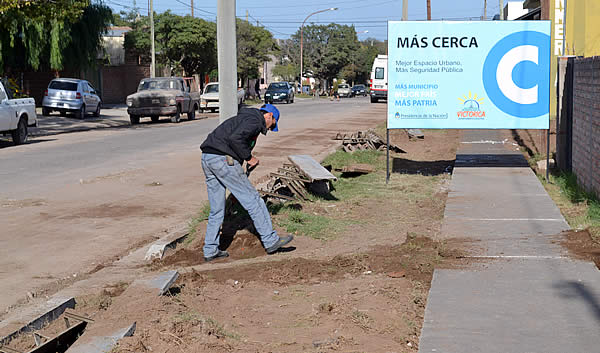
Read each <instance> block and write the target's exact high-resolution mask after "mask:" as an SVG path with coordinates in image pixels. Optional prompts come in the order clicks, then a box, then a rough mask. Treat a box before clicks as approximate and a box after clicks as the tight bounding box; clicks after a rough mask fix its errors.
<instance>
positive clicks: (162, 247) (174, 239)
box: [144, 229, 190, 261]
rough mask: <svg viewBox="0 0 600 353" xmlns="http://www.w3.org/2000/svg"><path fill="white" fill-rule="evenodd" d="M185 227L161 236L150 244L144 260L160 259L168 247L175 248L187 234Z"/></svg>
mask: <svg viewBox="0 0 600 353" xmlns="http://www.w3.org/2000/svg"><path fill="white" fill-rule="evenodd" d="M189 235H190V234H189V232H188V231H187V229H185V230H178V231H175V232H173V233H171V234H169V235H167V236H166V237H164V238H161V239H159V240H157V241H155V242H154V243H152V244H151V245H150V247H149V248H148V251H147V252H146V255H145V256H144V260H145V261H152V260H154V259H158V260H162V258H163V257H164V255H165V252H166V251H167V250H168V249H175V248H177V245H178V244H179V243H181V242H183V241H184V240H185V239H187V237H188V236H189Z"/></svg>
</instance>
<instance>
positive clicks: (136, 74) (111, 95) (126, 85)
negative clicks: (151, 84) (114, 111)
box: [102, 65, 150, 104]
mask: <svg viewBox="0 0 600 353" xmlns="http://www.w3.org/2000/svg"><path fill="white" fill-rule="evenodd" d="M145 77H150V67H149V66H137V65H122V66H105V67H103V68H102V101H103V102H104V103H108V104H125V98H126V97H127V96H128V95H130V94H132V93H134V92H135V91H137V87H138V84H139V83H140V80H141V79H143V78H145Z"/></svg>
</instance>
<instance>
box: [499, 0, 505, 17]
mask: <svg viewBox="0 0 600 353" xmlns="http://www.w3.org/2000/svg"><path fill="white" fill-rule="evenodd" d="M499 12H500V21H504V0H500V10H499Z"/></svg>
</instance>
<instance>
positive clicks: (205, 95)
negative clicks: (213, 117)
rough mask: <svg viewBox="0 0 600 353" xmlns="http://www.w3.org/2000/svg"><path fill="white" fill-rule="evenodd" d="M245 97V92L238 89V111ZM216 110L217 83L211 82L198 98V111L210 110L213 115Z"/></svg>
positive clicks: (217, 105)
mask: <svg viewBox="0 0 600 353" xmlns="http://www.w3.org/2000/svg"><path fill="white" fill-rule="evenodd" d="M245 96H246V91H245V90H244V89H243V88H238V89H237V103H238V109H239V108H241V107H242V104H243V103H244V97H245ZM217 109H219V83H218V82H211V83H208V84H207V85H206V86H205V87H204V92H202V95H201V96H200V111H202V112H203V111H205V110H210V111H211V112H213V113H214V112H215V110H217Z"/></svg>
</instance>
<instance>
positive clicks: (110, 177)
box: [0, 98, 385, 309]
mask: <svg viewBox="0 0 600 353" xmlns="http://www.w3.org/2000/svg"><path fill="white" fill-rule="evenodd" d="M278 107H279V109H280V110H281V114H282V118H281V123H280V124H281V125H280V126H281V127H280V130H281V131H280V132H279V133H269V134H268V136H266V137H260V143H259V145H258V148H257V151H256V153H257V155H258V158H259V159H260V160H261V168H259V170H257V171H256V173H254V174H253V180H258V179H260V177H261V176H264V175H266V174H267V173H268V172H269V171H270V170H271V169H275V168H277V167H278V166H280V165H281V163H282V162H283V161H285V160H286V156H287V155H290V154H311V155H313V156H318V155H321V156H322V155H324V154H326V153H327V151H329V150H330V149H331V148H332V147H333V146H334V144H335V142H334V141H331V136H332V135H333V134H335V132H337V131H355V130H358V129H362V128H367V127H373V126H375V125H377V124H382V123H384V122H385V104H376V105H373V104H371V103H369V100H368V98H354V99H345V100H342V101H341V102H330V101H329V100H324V99H320V100H317V101H315V100H312V99H306V100H300V99H298V100H297V101H296V103H294V104H290V105H286V104H279V105H278ZM105 112H107V113H108V114H114V115H118V114H121V116H122V115H123V114H122V112H121V113H119V112H118V110H105ZM121 119H122V118H121ZM116 120H118V118H117V119H116ZM217 123H218V117H217V115H216V114H214V115H212V116H211V117H209V118H207V119H200V120H196V121H190V122H188V121H185V120H184V121H182V122H181V123H180V124H172V123H169V122H167V120H165V122H164V123H158V124H150V123H143V124H140V126H136V127H117V128H103V129H99V130H90V131H86V132H77V133H68V134H58V135H48V136H39V137H34V138H32V140H31V142H30V143H28V144H26V145H23V146H17V147H13V146H10V145H3V147H2V148H0V164H1V165H2V166H3V167H2V169H1V170H0V179H1V180H2V183H1V184H0V206H1V207H0V219H1V220H2V221H1V223H2V224H0V229H2V231H1V234H0V282H1V283H5V284H6V283H9V284H10V285H9V286H3V290H2V291H0V308H1V309H4V308H6V307H8V306H10V305H13V304H15V303H17V302H18V301H23V299H24V298H26V295H27V292H28V291H31V292H34V293H35V292H36V291H38V292H39V293H43V290H42V289H44V288H46V289H49V288H51V287H52V286H56V283H58V282H60V281H65V280H66V279H67V278H70V281H72V280H74V279H76V278H78V277H77V276H81V275H82V274H85V273H86V272H88V271H90V270H91V269H93V268H94V267H95V266H99V265H102V266H104V265H106V264H109V263H110V262H111V261H114V260H115V259H117V258H119V257H120V256H123V255H125V254H127V253H128V252H130V251H132V250H133V249H136V248H137V247H139V246H141V245H142V244H146V243H148V242H149V241H152V240H154V239H156V238H157V237H160V236H161V234H165V231H168V230H169V229H171V228H172V227H175V226H181V225H185V224H187V220H188V219H189V217H190V216H192V215H193V214H194V213H196V212H197V210H198V208H199V207H201V206H202V204H203V203H204V202H205V200H206V195H205V190H204V183H203V175H202V172H201V168H200V166H199V157H200V153H199V151H198V146H199V144H200V143H201V142H202V141H203V140H204V138H205V136H206V134H207V133H208V132H210V131H211V130H212V129H213V128H214V127H215V126H216V125H217ZM49 290H50V289H49Z"/></svg>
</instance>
